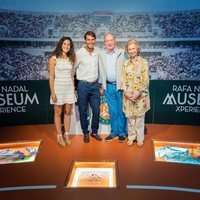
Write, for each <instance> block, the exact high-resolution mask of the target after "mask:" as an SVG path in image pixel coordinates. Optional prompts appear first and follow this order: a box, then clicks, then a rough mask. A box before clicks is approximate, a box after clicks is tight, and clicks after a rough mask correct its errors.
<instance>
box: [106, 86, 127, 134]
mask: <svg viewBox="0 0 200 200" xmlns="http://www.w3.org/2000/svg"><path fill="white" fill-rule="evenodd" d="M105 97H106V101H107V104H108V109H109V115H110V125H111V133H110V134H111V136H113V137H114V136H117V135H119V136H124V137H126V135H127V119H126V117H125V115H124V112H123V92H122V91H121V90H117V89H116V85H112V84H107V90H105Z"/></svg>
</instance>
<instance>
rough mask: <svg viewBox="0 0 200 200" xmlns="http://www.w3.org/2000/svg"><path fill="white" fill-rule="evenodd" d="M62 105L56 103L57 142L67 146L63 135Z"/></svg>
mask: <svg viewBox="0 0 200 200" xmlns="http://www.w3.org/2000/svg"><path fill="white" fill-rule="evenodd" d="M61 114H62V106H61V105H54V124H55V127H56V132H57V142H58V143H59V144H60V145H61V146H65V141H64V140H63V137H62V123H61Z"/></svg>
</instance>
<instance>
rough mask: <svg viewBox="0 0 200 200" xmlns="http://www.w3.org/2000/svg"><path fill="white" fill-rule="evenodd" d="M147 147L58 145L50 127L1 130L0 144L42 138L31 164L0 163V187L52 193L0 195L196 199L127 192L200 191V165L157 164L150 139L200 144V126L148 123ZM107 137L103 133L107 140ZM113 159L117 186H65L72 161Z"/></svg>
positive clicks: (8, 194) (34, 199)
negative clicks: (110, 187) (37, 187)
mask: <svg viewBox="0 0 200 200" xmlns="http://www.w3.org/2000/svg"><path fill="white" fill-rule="evenodd" d="M147 129H148V134H147V135H145V145H144V147H143V148H138V147H137V146H136V144H134V145H133V146H131V147H128V146H127V145H126V143H119V142H118V140H114V141H112V142H105V141H102V142H98V141H96V140H95V139H94V138H91V141H90V143H88V144H85V143H83V141H82V135H73V136H72V145H71V146H70V147H66V148H62V147H60V146H58V145H57V143H56V136H55V129H54V126H53V125H29V126H15V127H14V126H13V127H1V128H0V142H1V143H4V142H12V141H23V140H38V139H42V144H41V146H40V150H39V154H38V156H37V159H36V161H35V162H32V163H21V164H6V165H0V189H1V188H5V187H17V186H41V185H42V186H49V185H53V186H55V187H56V188H52V189H45V188H44V189H30V190H18V191H0V199H1V200H12V199H21V200H25V199H28V200H44V199H45V200H66V199H77V200H78V199H81V200H83V199H87V200H93V199H94V200H100V199H103V200H107V199H109V200H110V199H112V200H118V199H119V200H124V199H125V200H129V199H130V200H134V199H136V200H140V199H141V200H143V199H145V200H158V199H159V200H160V199H162V200H167V199H170V200H197V199H198V200H199V199H200V193H198V192H186V191H172V190H155V189H128V188H127V186H128V185H129V186H130V185H143V186H167V187H179V188H191V189H197V190H198V191H200V166H199V165H184V164H178V163H177V164H175V163H166V162H155V161H154V155H153V144H152V139H161V140H172V141H190V142H199V143H200V126H177V125H152V124H147ZM105 136H106V135H102V137H104V138H105ZM93 159H94V160H101V159H102V160H117V163H118V174H119V179H118V180H119V187H118V188H115V189H105V188H101V189H100V188H78V189H74V188H71V189H70V188H63V185H64V182H65V180H66V177H67V173H68V171H69V169H70V164H71V163H72V161H73V160H93Z"/></svg>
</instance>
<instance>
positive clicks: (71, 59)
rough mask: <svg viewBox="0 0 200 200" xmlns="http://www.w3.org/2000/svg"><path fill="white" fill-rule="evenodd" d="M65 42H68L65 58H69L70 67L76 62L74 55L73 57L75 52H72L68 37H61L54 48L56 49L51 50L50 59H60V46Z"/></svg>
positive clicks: (71, 43)
mask: <svg viewBox="0 0 200 200" xmlns="http://www.w3.org/2000/svg"><path fill="white" fill-rule="evenodd" d="M65 40H69V41H70V50H69V51H68V52H67V56H68V57H69V60H70V62H71V63H72V65H73V66H74V65H75V62H76V55H75V50H74V43H73V41H72V39H71V38H70V37H66V36H63V37H62V38H61V39H60V40H59V41H58V44H57V46H56V48H55V49H54V50H53V52H52V54H51V57H52V56H56V58H59V57H61V55H62V44H63V42H64V41H65Z"/></svg>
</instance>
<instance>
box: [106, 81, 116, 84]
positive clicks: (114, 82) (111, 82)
mask: <svg viewBox="0 0 200 200" xmlns="http://www.w3.org/2000/svg"><path fill="white" fill-rule="evenodd" d="M106 83H107V84H110V85H116V84H117V82H116V81H106Z"/></svg>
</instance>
